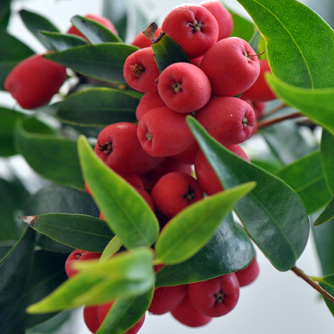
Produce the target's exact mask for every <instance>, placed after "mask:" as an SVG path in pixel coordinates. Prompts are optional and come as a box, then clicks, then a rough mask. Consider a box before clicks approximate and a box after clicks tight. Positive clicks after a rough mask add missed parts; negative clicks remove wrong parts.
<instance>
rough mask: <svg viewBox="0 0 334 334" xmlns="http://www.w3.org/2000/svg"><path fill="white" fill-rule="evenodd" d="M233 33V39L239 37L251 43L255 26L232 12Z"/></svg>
mask: <svg viewBox="0 0 334 334" xmlns="http://www.w3.org/2000/svg"><path fill="white" fill-rule="evenodd" d="M231 14H232V19H233V31H232V34H231V37H239V38H242V39H244V40H245V41H250V39H251V38H252V36H253V35H254V32H255V26H254V24H253V23H252V22H250V21H249V20H247V19H245V18H244V17H242V16H240V15H238V14H237V13H235V12H232V13H231Z"/></svg>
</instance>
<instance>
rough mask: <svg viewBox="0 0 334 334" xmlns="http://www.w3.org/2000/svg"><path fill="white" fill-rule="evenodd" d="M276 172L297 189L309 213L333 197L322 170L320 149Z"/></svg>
mask: <svg viewBox="0 0 334 334" xmlns="http://www.w3.org/2000/svg"><path fill="white" fill-rule="evenodd" d="M275 174H276V176H278V177H279V178H281V179H282V180H283V181H284V182H286V183H287V184H288V185H289V186H290V187H291V188H292V189H294V190H295V191H296V193H297V194H298V195H299V196H300V198H301V199H302V201H303V203H304V205H305V208H306V210H307V213H308V214H311V213H314V212H315V211H317V210H319V209H321V208H322V207H324V206H325V205H326V204H327V203H328V201H329V200H330V198H331V194H330V192H329V190H328V188H327V184H326V182H325V179H324V175H323V172H322V167H321V159H320V152H319V151H317V152H314V153H311V154H309V155H307V156H305V157H303V158H301V159H299V160H297V161H295V162H294V163H292V164H290V165H288V166H286V167H284V168H283V169H281V170H279V171H278V172H276V173H275Z"/></svg>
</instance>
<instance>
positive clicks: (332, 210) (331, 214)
mask: <svg viewBox="0 0 334 334" xmlns="http://www.w3.org/2000/svg"><path fill="white" fill-rule="evenodd" d="M332 219H334V197H333V198H332V199H331V200H330V202H329V203H328V205H327V206H326V208H325V209H324V211H322V212H321V214H320V216H319V217H318V218H317V220H316V221H315V222H314V225H315V226H318V225H321V224H324V223H327V222H328V221H330V220H332Z"/></svg>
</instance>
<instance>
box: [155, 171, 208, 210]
mask: <svg viewBox="0 0 334 334" xmlns="http://www.w3.org/2000/svg"><path fill="white" fill-rule="evenodd" d="M151 194H152V198H153V201H154V204H155V206H156V208H157V210H159V211H160V212H161V213H162V214H164V215H166V216H167V217H174V216H175V215H176V214H177V213H178V212H180V211H181V210H183V209H185V208H186V207H187V206H189V205H191V204H193V203H195V202H197V201H199V200H201V199H202V198H203V191H202V189H201V187H200V186H199V184H198V182H197V181H196V179H194V178H193V177H192V176H190V175H188V174H185V173H180V172H172V173H168V174H166V175H164V176H163V177H162V178H161V179H160V180H159V181H158V182H157V183H156V185H155V186H154V187H153V189H152V192H151Z"/></svg>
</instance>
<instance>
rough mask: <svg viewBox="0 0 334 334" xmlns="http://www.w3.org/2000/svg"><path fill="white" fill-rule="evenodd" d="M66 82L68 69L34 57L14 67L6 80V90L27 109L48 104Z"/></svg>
mask: <svg viewBox="0 0 334 334" xmlns="http://www.w3.org/2000/svg"><path fill="white" fill-rule="evenodd" d="M65 80H66V68H65V67H64V66H61V65H59V64H56V63H54V62H53V61H50V60H47V59H45V58H43V55H34V56H31V57H29V58H27V59H25V60H23V61H21V62H20V63H19V64H18V65H16V66H15V67H14V69H13V70H12V71H11V72H10V73H9V74H8V76H7V78H6V80H5V89H6V90H7V91H8V92H9V93H10V94H11V95H12V96H13V98H14V99H16V101H17V102H18V104H19V105H20V106H21V107H22V108H25V109H35V108H38V107H41V106H43V105H45V104H47V103H48V102H49V101H50V100H51V98H52V97H53V96H54V95H55V94H56V93H57V92H58V90H59V88H60V87H61V86H62V84H63V83H64V81H65Z"/></svg>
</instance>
